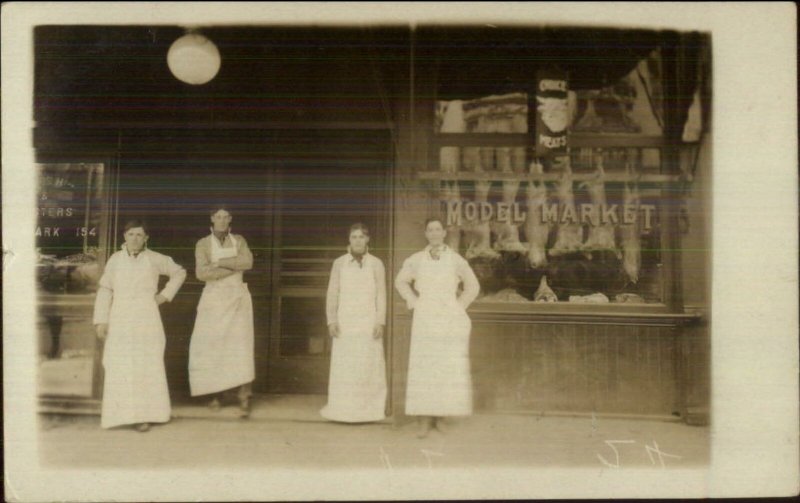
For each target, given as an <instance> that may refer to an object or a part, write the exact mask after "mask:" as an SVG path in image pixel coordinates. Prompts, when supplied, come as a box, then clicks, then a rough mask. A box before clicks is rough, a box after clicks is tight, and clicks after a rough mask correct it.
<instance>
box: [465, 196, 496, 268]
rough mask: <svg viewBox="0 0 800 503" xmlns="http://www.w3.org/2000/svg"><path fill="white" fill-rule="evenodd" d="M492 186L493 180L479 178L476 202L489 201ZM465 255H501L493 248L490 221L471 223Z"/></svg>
mask: <svg viewBox="0 0 800 503" xmlns="http://www.w3.org/2000/svg"><path fill="white" fill-rule="evenodd" d="M491 188H492V182H491V181H489V180H477V181H476V182H475V202H476V203H478V204H481V203H485V202H487V201H488V199H489V190H491ZM465 256H466V258H467V259H471V258H477V257H485V258H497V257H499V256H500V254H499V253H497V252H496V251H495V250H493V249H492V230H491V225H490V223H489V222H482V221H481V220H480V219H476V220H475V221H474V222H473V223H472V225H470V230H469V243H468V244H467V251H466V253H465Z"/></svg>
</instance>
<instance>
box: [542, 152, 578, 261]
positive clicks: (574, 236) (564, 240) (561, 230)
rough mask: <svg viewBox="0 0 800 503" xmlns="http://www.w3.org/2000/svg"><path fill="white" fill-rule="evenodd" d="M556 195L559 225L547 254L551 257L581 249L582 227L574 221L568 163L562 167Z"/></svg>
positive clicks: (575, 214) (570, 176)
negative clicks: (562, 170)
mask: <svg viewBox="0 0 800 503" xmlns="http://www.w3.org/2000/svg"><path fill="white" fill-rule="evenodd" d="M557 193H558V200H559V203H560V204H559V223H558V231H557V234H556V242H555V244H553V247H552V248H550V250H548V252H547V253H548V254H549V255H550V256H551V257H557V256H560V255H566V254H568V253H573V252H576V251H581V248H582V247H583V227H581V225H580V224H579V223H576V221H575V220H577V210H576V209H575V194H574V192H573V191H572V169H571V168H570V166H569V162H567V164H565V166H564V174H563V176H562V177H561V181H560V182H559V184H558V189H557ZM570 215H572V216H573V217H575V220H573V219H572V218H569V216H570ZM565 217H567V218H565Z"/></svg>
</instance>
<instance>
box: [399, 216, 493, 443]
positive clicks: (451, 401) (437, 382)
mask: <svg viewBox="0 0 800 503" xmlns="http://www.w3.org/2000/svg"><path fill="white" fill-rule="evenodd" d="M445 235H446V231H445V229H444V225H443V224H442V221H441V220H439V219H429V220H428V221H427V222H426V224H425V237H426V238H427V240H428V246H427V247H426V248H425V249H424V250H422V251H420V252H417V253H415V254H414V255H412V256H410V257H409V258H408V259H406V261H405V262H404V263H403V267H402V269H401V270H400V272H399V273H398V275H397V279H396V280H395V287H396V288H397V291H398V292H400V295H401V296H402V297H403V299H405V301H406V304H407V305H408V308H409V309H412V310H413V311H414V317H413V322H412V325H411V348H410V352H409V361H408V383H407V388H406V414H408V415H411V416H422V417H420V418H419V419H420V426H421V430H420V434H419V436H420V437H425V436H427V435H428V433H429V432H430V430H431V428H436V429H439V430H441V426H440V422H441V419H442V417H444V416H467V415H470V414H472V378H471V376H470V362H469V334H470V330H471V328H472V322H471V321H470V319H469V316H467V312H466V309H467V307H469V305H470V304H471V303H472V301H474V300H475V298H476V297H477V296H478V293H479V292H480V284H479V283H478V279H477V278H476V277H475V273H473V272H472V269H471V268H470V266H469V264H468V263H467V261H466V260H464V258H463V257H461V255H459V254H458V252H457V251H456V250H453V249H451V248H449V247H448V246H447V245H445V244H444V238H445ZM412 283H413V284H414V288H413V289H412V287H411V284H412ZM459 283H463V285H464V290H463V292H462V293H461V295H460V296H459V295H458V286H459ZM415 290H416V292H415Z"/></svg>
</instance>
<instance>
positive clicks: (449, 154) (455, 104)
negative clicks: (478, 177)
mask: <svg viewBox="0 0 800 503" xmlns="http://www.w3.org/2000/svg"><path fill="white" fill-rule="evenodd" d="M466 129H467V122H466V120H465V119H464V105H463V102H462V101H461V100H453V101H450V102H448V103H447V108H446V109H445V112H444V117H443V119H442V128H441V132H442V133H463V132H465V131H466ZM460 165H461V149H460V148H458V147H442V148H441V149H440V151H439V170H440V171H442V172H444V173H456V172H458V170H459V167H460Z"/></svg>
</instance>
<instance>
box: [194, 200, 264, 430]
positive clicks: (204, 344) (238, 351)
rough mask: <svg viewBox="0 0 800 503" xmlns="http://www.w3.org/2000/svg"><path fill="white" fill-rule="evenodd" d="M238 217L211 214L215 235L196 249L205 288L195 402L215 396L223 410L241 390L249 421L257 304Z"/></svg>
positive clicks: (219, 210) (214, 403) (218, 211)
mask: <svg viewBox="0 0 800 503" xmlns="http://www.w3.org/2000/svg"><path fill="white" fill-rule="evenodd" d="M232 219H233V217H232V216H231V213H230V212H229V211H228V210H227V209H226V208H225V207H223V206H219V207H216V208H213V209H212V212H211V223H212V227H211V234H210V235H208V236H206V237H204V238H203V239H201V240H199V241H198V242H197V246H196V247H195V259H196V268H195V274H196V275H197V279H199V280H200V281H204V282H205V284H206V285H205V287H204V288H203V294H202V295H201V297H200V303H199V304H198V306H197V319H196V321H195V324H194V331H193V332H192V340H191V343H190V347H189V385H190V388H191V394H192V396H199V395H213V396H212V399H211V402H210V403H209V407H211V408H212V409H213V410H219V409H220V407H221V398H222V396H221V395H222V392H224V391H226V390H230V389H233V388H237V387H238V388H239V389H238V393H237V395H238V399H239V415H240V417H242V418H246V417H248V416H249V415H250V396H251V393H252V391H251V383H252V382H253V379H255V361H254V358H253V300H252V298H251V297H250V291H249V290H248V288H247V283H245V282H244V281H243V279H242V276H243V273H244V271H247V270H249V269H252V268H253V254H252V253H251V252H250V249H249V248H248V247H247V241H245V239H244V238H243V237H242V236H239V235H235V234H233V233H232V232H230V224H231V220H232Z"/></svg>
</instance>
